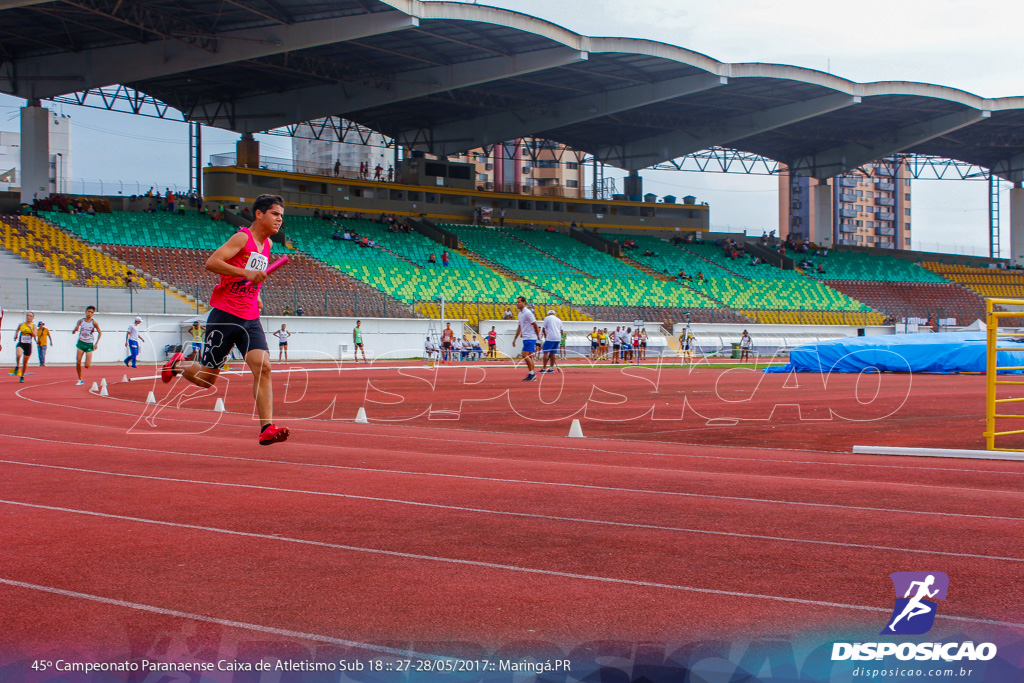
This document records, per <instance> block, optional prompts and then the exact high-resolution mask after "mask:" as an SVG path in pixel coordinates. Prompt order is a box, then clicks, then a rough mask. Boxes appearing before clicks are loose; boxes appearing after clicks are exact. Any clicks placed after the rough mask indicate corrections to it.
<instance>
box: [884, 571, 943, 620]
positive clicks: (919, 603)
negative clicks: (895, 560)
mask: <svg viewBox="0 0 1024 683" xmlns="http://www.w3.org/2000/svg"><path fill="white" fill-rule="evenodd" d="M889 578H891V579H892V583H893V586H894V587H895V589H896V605H895V607H893V610H892V617H890V618H889V624H888V625H887V626H886V627H885V628H884V629H883V630H882V633H883V634H890V633H900V634H903V635H919V634H921V633H927V632H928V631H929V630H931V627H932V624H934V623H935V612H936V611H937V610H938V603H937V602H936V601H935V600H936V599H938V600H945V599H946V590H947V589H948V588H949V577H948V576H946V575H945V574H943V573H942V572H893V573H892V574H890V575H889ZM901 596H902V597H901Z"/></svg>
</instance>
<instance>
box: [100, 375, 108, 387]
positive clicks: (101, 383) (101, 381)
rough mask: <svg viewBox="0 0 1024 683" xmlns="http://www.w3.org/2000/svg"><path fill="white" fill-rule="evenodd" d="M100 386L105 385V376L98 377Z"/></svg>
mask: <svg viewBox="0 0 1024 683" xmlns="http://www.w3.org/2000/svg"><path fill="white" fill-rule="evenodd" d="M100 386H101V387H106V386H107V378H106V377H102V378H100Z"/></svg>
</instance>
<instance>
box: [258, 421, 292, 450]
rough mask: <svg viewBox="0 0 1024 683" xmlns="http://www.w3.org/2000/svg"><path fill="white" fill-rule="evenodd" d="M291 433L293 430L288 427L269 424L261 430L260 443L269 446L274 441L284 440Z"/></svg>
mask: <svg viewBox="0 0 1024 683" xmlns="http://www.w3.org/2000/svg"><path fill="white" fill-rule="evenodd" d="M290 434H291V432H289V431H288V428H287V427H277V426H275V425H268V426H267V428H266V429H264V430H263V431H262V432H260V445H261V446H269V445H270V444H272V443H278V442H279V441H284V440H286V439H287V438H288V436H289V435H290Z"/></svg>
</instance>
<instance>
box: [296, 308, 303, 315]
mask: <svg viewBox="0 0 1024 683" xmlns="http://www.w3.org/2000/svg"><path fill="white" fill-rule="evenodd" d="M295 315H305V313H304V312H303V311H302V306H296V307H295Z"/></svg>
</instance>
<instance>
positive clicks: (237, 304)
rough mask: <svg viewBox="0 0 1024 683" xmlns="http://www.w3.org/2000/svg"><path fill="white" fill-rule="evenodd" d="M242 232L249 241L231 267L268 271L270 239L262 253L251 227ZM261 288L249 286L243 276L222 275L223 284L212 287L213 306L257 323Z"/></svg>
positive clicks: (241, 230) (230, 262)
mask: <svg viewBox="0 0 1024 683" xmlns="http://www.w3.org/2000/svg"><path fill="white" fill-rule="evenodd" d="M239 232H244V233H245V235H246V237H248V238H249V239H248V240H247V241H246V243H245V246H244V247H242V249H241V251H239V252H238V253H237V254H235V256H234V257H233V258H231V260H229V261H228V265H232V266H235V267H236V268H244V269H245V270H261V271H262V270H266V269H267V265H268V264H269V263H270V239H269V238H268V239H267V240H265V241H264V242H263V250H262V251H260V250H258V249H257V248H256V241H255V240H254V239H253V238H252V233H251V232H249V228H239ZM260 286H261V285H252V284H250V283H249V281H248V280H246V279H245V278H244V277H235V276H233V275H221V276H220V284H219V285H217V286H216V287H214V288H213V294H211V295H210V305H211V306H213V307H214V308H216V309H217V310H220V311H224V312H225V313H230V314H231V315H235V316H238V317H239V318H242V319H243V320H256V319H257V318H259V317H260V306H259V303H258V298H259V293H260Z"/></svg>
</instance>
